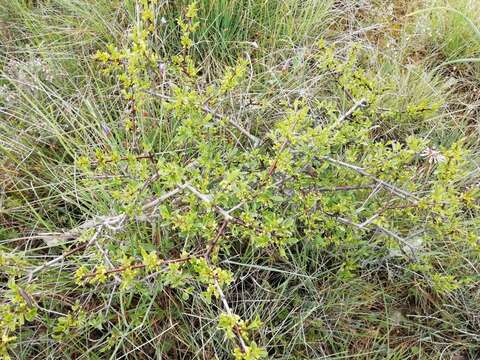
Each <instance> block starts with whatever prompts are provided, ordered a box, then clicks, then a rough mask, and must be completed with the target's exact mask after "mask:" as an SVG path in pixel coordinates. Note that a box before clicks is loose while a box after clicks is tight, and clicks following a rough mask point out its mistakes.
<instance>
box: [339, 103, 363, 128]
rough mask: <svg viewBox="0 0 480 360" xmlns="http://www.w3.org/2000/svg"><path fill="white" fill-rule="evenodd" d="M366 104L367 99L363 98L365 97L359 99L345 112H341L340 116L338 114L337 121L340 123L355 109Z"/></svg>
mask: <svg viewBox="0 0 480 360" xmlns="http://www.w3.org/2000/svg"><path fill="white" fill-rule="evenodd" d="M367 105H368V103H367V99H365V98H362V99H360V100H359V101H357V102H356V103H355V104H354V105H353V106H352V107H351V108H350V109H349V110H348V111H347V112H346V113H345V114H343V115H342V116H340V117H339V118H338V120H337V121H338V122H339V123H342V122H343V121H345V120H346V119H348V118H349V117H350V116H351V115H352V114H353V113H354V112H355V111H356V110H357V109H359V108H363V107H365V106H367Z"/></svg>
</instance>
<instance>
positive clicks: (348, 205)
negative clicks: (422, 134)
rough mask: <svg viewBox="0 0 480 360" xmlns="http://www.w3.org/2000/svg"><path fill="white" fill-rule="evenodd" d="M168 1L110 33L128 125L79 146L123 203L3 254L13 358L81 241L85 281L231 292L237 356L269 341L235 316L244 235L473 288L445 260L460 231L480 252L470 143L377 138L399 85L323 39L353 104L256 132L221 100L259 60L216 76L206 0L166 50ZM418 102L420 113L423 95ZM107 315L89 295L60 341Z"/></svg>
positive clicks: (112, 74) (295, 103) (88, 169)
mask: <svg viewBox="0 0 480 360" xmlns="http://www.w3.org/2000/svg"><path fill="white" fill-rule="evenodd" d="M158 6H159V5H158V4H157V2H156V1H155V0H142V1H140V6H139V14H138V16H139V19H140V21H139V22H138V24H136V26H135V27H133V29H132V31H131V34H130V37H129V42H128V45H125V46H124V47H121V48H118V47H116V46H115V45H110V46H109V47H108V49H107V50H106V51H99V52H98V53H97V54H96V55H95V57H94V58H95V59H96V61H97V62H98V64H99V67H100V68H101V69H102V70H101V71H102V73H103V75H104V77H105V78H106V79H111V80H113V81H115V82H117V81H118V87H119V89H120V92H121V96H122V98H123V103H124V104H125V108H124V111H123V118H122V119H120V121H121V123H122V124H123V126H121V127H119V128H118V129H113V130H112V129H108V131H111V132H114V133H115V136H116V137H117V141H116V145H105V144H104V145H103V146H99V147H98V148H97V149H94V150H92V152H91V153H85V154H79V156H78V158H77V161H76V165H77V166H78V169H80V170H81V172H82V174H83V175H84V176H83V178H82V180H81V181H82V182H83V184H84V185H85V186H86V187H91V185H92V184H93V185H95V186H96V189H97V190H96V191H99V192H103V193H104V194H107V196H108V197H109V199H110V200H111V213H110V214H103V216H99V217H98V218H96V219H92V220H89V221H87V222H85V223H84V224H82V225H81V226H79V228H78V229H74V231H73V230H72V232H71V234H74V233H75V234H77V241H76V245H74V246H73V247H72V248H71V249H70V250H69V251H68V252H67V253H64V254H63V255H61V256H60V257H59V258H55V259H53V260H52V261H50V262H48V263H43V264H40V265H38V266H37V267H35V268H33V269H32V268H30V266H29V264H28V263H25V262H24V261H23V260H21V259H20V258H18V257H16V256H14V255H7V254H2V256H1V258H0V264H1V265H2V268H4V269H6V270H5V272H6V274H8V276H9V283H8V287H9V296H8V297H7V298H6V299H4V300H2V305H1V312H0V326H1V331H2V337H1V341H0V354H1V355H2V356H3V357H4V358H8V357H9V355H8V352H9V349H10V348H12V349H13V347H14V346H15V334H16V332H19V331H22V327H23V326H24V324H25V322H35V317H36V314H37V311H41V309H40V308H38V307H37V306H36V305H35V301H34V299H33V298H32V295H31V294H32V293H33V292H34V291H35V286H36V279H37V277H38V276H40V274H41V273H42V272H44V271H47V270H48V269H49V267H51V266H54V265H55V264H56V263H58V262H60V261H62V260H63V259H64V258H66V257H67V256H70V255H72V254H74V253H75V252H78V251H85V252H87V253H91V254H92V257H93V259H95V262H96V265H95V264H93V265H92V264H91V263H89V264H85V265H82V266H80V267H78V268H77V269H76V271H75V276H72V279H71V281H72V282H75V283H76V284H77V285H79V286H87V287H88V286H96V285H98V284H105V283H107V282H119V283H120V287H119V290H118V291H126V292H132V293H134V292H140V291H144V288H143V287H142V286H140V285H139V284H141V282H142V281H146V280H145V279H152V278H153V279H154V280H155V282H158V283H162V284H163V285H164V287H165V288H169V289H171V290H172V291H174V293H175V294H177V295H178V296H179V297H181V298H183V299H184V300H188V299H189V298H191V297H192V296H196V295H198V294H196V289H199V288H202V289H203V290H202V292H201V294H200V295H201V296H202V297H203V298H204V300H205V301H206V302H207V303H210V302H212V301H218V302H219V304H220V305H221V306H222V308H223V312H222V313H221V314H219V320H218V328H219V329H221V330H223V331H224V333H225V335H226V337H227V338H228V339H231V340H232V344H233V349H232V354H233V356H234V358H235V359H239V360H240V359H245V360H247V359H248V360H253V359H260V358H264V357H266V356H267V351H266V350H267V349H264V348H262V346H261V344H258V345H257V343H256V341H255V338H256V333H257V332H258V331H261V329H262V322H261V319H260V318H258V317H255V318H253V319H250V320H247V319H242V318H241V317H240V316H239V315H237V314H235V312H234V310H233V309H232V307H231V305H230V304H229V299H228V296H227V295H228V294H226V293H225V291H226V288H227V286H229V285H232V284H234V282H235V279H234V274H233V273H232V272H230V271H229V270H227V269H224V268H222V267H221V266H220V262H221V260H222V259H224V258H228V256H229V253H230V252H231V251H232V248H238V249H245V247H250V248H253V249H257V251H259V252H261V253H263V254H265V255H267V256H271V257H272V258H274V259H275V258H276V259H279V260H280V259H281V258H284V259H287V258H288V255H287V252H286V249H288V247H289V246H291V245H292V244H296V243H301V242H313V243H315V245H316V246H318V247H320V248H324V249H326V250H328V251H329V253H330V254H333V255H331V256H333V257H335V259H336V261H337V262H339V263H340V264H341V266H340V267H339V270H338V276H339V277H340V278H341V279H343V280H344V281H348V280H349V279H351V278H352V277H355V276H357V275H358V274H360V273H361V271H362V269H363V268H364V267H367V266H369V264H371V263H374V262H382V261H383V259H386V258H389V259H393V260H394V261H397V262H398V263H399V264H402V265H403V266H402V269H404V276H406V277H415V278H416V279H417V281H418V282H419V283H420V284H422V286H425V287H427V288H431V289H432V290H433V291H435V292H437V293H438V294H445V293H449V292H452V291H455V290H456V289H457V288H459V287H461V286H468V284H469V282H470V281H471V278H470V277H468V276H458V275H457V274H456V273H454V272H452V273H449V272H448V271H445V270H444V269H450V268H451V269H454V268H455V266H453V265H454V264H455V263H456V262H459V261H462V259H461V257H458V258H455V257H452V256H449V257H448V258H442V257H438V256H437V254H436V249H438V248H441V247H442V244H445V243H450V242H454V243H456V244H457V245H456V246H457V247H459V248H466V249H469V250H470V251H472V252H478V250H479V243H478V227H477V225H478V224H476V223H475V221H471V218H472V215H473V214H474V213H475V212H477V211H478V209H479V204H478V196H479V194H478V189H475V188H474V187H465V186H463V185H462V179H463V178H464V176H465V175H466V174H467V173H468V172H469V171H470V165H469V162H468V155H469V153H468V151H467V150H466V149H465V148H464V147H463V146H462V143H461V142H457V143H454V144H452V145H451V146H450V147H445V148H440V149H435V148H434V147H433V146H432V145H431V144H429V143H428V141H427V140H425V139H422V138H417V137H415V136H410V137H408V138H407V139H405V140H404V141H400V140H398V141H395V140H389V139H383V138H379V137H377V136H376V132H375V131H376V126H375V121H376V119H377V118H382V117H383V118H384V117H388V118H394V116H395V114H393V113H392V112H391V111H388V110H383V109H382V107H381V104H380V103H379V102H380V101H379V99H381V96H382V94H383V92H385V91H386V88H385V86H383V85H382V86H380V85H379V84H377V83H376V82H375V80H374V79H372V78H371V77H369V76H368V74H367V72H366V71H365V70H364V69H362V67H361V66H360V62H359V60H358V53H359V50H357V49H356V48H355V47H354V48H352V49H351V51H350V52H349V53H348V54H340V53H339V52H337V51H336V50H335V48H334V47H332V46H329V45H328V44H327V43H326V42H325V41H320V42H319V43H318V47H317V49H316V52H317V54H316V57H315V64H311V65H310V66H312V67H314V68H315V70H316V71H320V72H322V73H324V74H325V76H328V77H330V78H331V81H332V83H334V84H336V85H335V86H336V87H337V88H338V89H340V90H341V91H342V92H344V93H345V94H347V96H348V97H349V98H350V99H351V105H352V106H351V108H350V110H349V111H347V112H345V113H343V114H341V113H340V112H339V109H338V104H337V103H335V102H333V101H332V102H330V101H315V102H311V101H306V100H307V99H305V98H301V97H298V98H285V99H284V101H283V103H282V104H281V106H283V107H284V109H285V111H284V112H285V116H284V118H283V119H282V120H281V121H278V122H276V123H275V125H274V127H273V128H272V129H269V130H267V131H261V130H257V131H255V128H254V127H253V126H252V124H246V123H245V122H244V123H240V121H239V120H237V119H236V118H235V115H234V114H232V115H228V116H227V115H225V114H223V113H222V111H221V109H227V108H232V106H231V104H229V105H228V106H227V105H225V103H226V102H227V101H228V102H230V101H231V99H232V98H233V99H235V97H233V96H232V97H229V95H231V94H233V93H234V92H235V91H239V90H240V89H241V88H242V86H243V84H244V80H245V77H246V76H247V74H248V72H249V71H250V70H249V61H248V60H244V59H242V60H239V62H238V65H237V66H235V67H233V68H228V69H226V70H225V72H224V74H223V76H221V77H220V78H219V79H216V80H213V81H206V80H205V79H204V78H202V75H201V74H202V71H201V67H199V66H198V65H197V64H196V61H195V59H194V57H193V56H192V55H191V49H192V47H193V46H194V41H193V40H192V39H193V38H192V34H193V33H194V32H195V31H196V30H197V28H198V27H199V22H198V16H197V12H198V9H197V6H196V4H195V3H192V4H191V5H190V6H188V8H187V9H186V10H185V12H184V14H183V17H181V18H179V19H178V20H177V22H178V26H179V29H180V32H181V35H180V42H181V47H182V50H181V52H180V53H179V54H176V55H174V56H171V57H167V56H165V57H162V56H161V55H159V54H158V53H156V51H155V49H154V47H153V46H152V44H153V42H154V40H153V38H152V35H153V34H154V32H155V28H156V26H157V23H156V22H157V19H156V18H155V16H154V14H155V13H156V9H157V7H158ZM224 105H225V106H224ZM240 105H242V104H236V106H240ZM243 105H245V104H243ZM432 106H436V105H435V104H433V105H432ZM409 111H411V112H412V116H413V115H415V112H422V111H424V108H419V109H417V108H415V107H412V108H411V109H410V110H409ZM149 113H155V114H157V115H158V117H159V119H158V122H156V123H153V122H152V120H151V116H149ZM157 127H160V128H162V129H163V130H162V131H163V132H164V133H166V134H168V136H169V138H168V141H169V145H168V151H163V152H161V153H160V154H159V153H157V152H156V151H157V149H158V141H159V138H158V132H157ZM247 127H249V129H247ZM142 223H147V224H149V223H158V224H160V227H161V228H162V229H163V231H164V233H165V234H168V235H167V237H168V244H169V245H168V246H167V245H165V246H163V250H162V251H160V250H158V249H156V248H155V246H154V245H153V244H152V243H151V242H149V241H148V240H146V241H144V242H138V241H135V242H132V241H130V242H129V237H128V236H129V235H128V234H129V230H130V229H132V228H134V227H135V226H137V225H138V224H142ZM97 245H100V246H97ZM102 249H103V250H102ZM107 249H108V250H107ZM17 283H22V284H23V285H22V287H20V286H19V285H17ZM95 326H96V319H95V318H89V315H88V313H87V312H85V311H84V310H82V308H81V306H80V305H79V304H78V303H77V304H75V305H74V306H72V307H71V312H70V313H68V314H67V315H65V316H61V317H58V318H57V320H56V321H54V322H53V324H52V329H51V332H52V333H53V336H54V339H55V340H56V341H61V340H62V339H65V338H66V337H68V336H69V335H71V334H72V332H73V331H74V330H75V329H78V328H81V327H95Z"/></svg>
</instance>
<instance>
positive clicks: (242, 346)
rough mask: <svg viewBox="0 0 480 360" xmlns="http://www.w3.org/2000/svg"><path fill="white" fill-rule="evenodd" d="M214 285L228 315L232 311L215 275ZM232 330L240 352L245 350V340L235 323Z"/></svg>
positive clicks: (231, 313)
mask: <svg viewBox="0 0 480 360" xmlns="http://www.w3.org/2000/svg"><path fill="white" fill-rule="evenodd" d="M214 285H215V289H216V290H217V292H218V295H219V296H220V300H221V301H222V305H223V308H224V310H225V312H226V313H227V314H228V315H230V316H231V315H233V311H232V309H231V308H230V306H229V305H228V301H227V298H226V296H225V294H224V292H223V290H222V288H221V287H220V284H219V283H218V279H217V277H216V275H215V277H214ZM233 331H234V333H235V337H236V339H237V342H238V346H239V347H240V350H241V351H242V353H245V352H247V346H246V345H245V341H244V340H243V337H242V334H241V333H240V329H239V328H238V325H237V324H235V326H234V327H233Z"/></svg>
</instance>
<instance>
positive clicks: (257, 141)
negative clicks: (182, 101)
mask: <svg viewBox="0 0 480 360" xmlns="http://www.w3.org/2000/svg"><path fill="white" fill-rule="evenodd" d="M146 93H148V94H150V95H154V96H157V97H159V98H161V99H163V100H165V101H167V102H172V101H173V98H171V97H170V96H167V95H163V94H159V93H157V92H154V91H146ZM201 109H202V110H203V111H204V112H205V113H207V114H210V115H212V116H213V118H214V119H215V120H216V121H217V122H219V121H221V120H223V119H226V120H227V121H228V122H229V123H230V125H232V126H233V127H234V128H235V129H237V130H238V131H240V132H241V133H242V134H244V135H245V136H246V137H248V138H249V139H250V140H251V141H252V142H253V146H254V147H258V146H259V145H260V139H259V138H257V137H256V136H254V135H252V134H251V133H250V132H248V131H247V130H245V129H244V128H243V127H242V126H240V125H239V124H238V123H237V122H235V121H233V120H232V119H230V118H229V117H225V116H222V115H220V114H218V113H217V112H215V111H214V110H212V109H211V108H210V107H209V106H208V105H204V106H202V108H201Z"/></svg>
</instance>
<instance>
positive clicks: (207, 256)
mask: <svg viewBox="0 0 480 360" xmlns="http://www.w3.org/2000/svg"><path fill="white" fill-rule="evenodd" d="M227 225H228V221H227V220H224V221H223V223H222V225H221V226H220V229H219V230H218V232H217V234H216V235H215V237H214V238H213V240H212V241H211V242H210V243H209V245H208V248H207V251H206V253H205V259H206V260H207V261H208V262H210V255H211V254H212V251H213V250H214V249H215V246H216V245H217V242H218V240H219V239H220V238H221V237H222V235H223V233H224V231H225V229H226V227H227Z"/></svg>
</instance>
